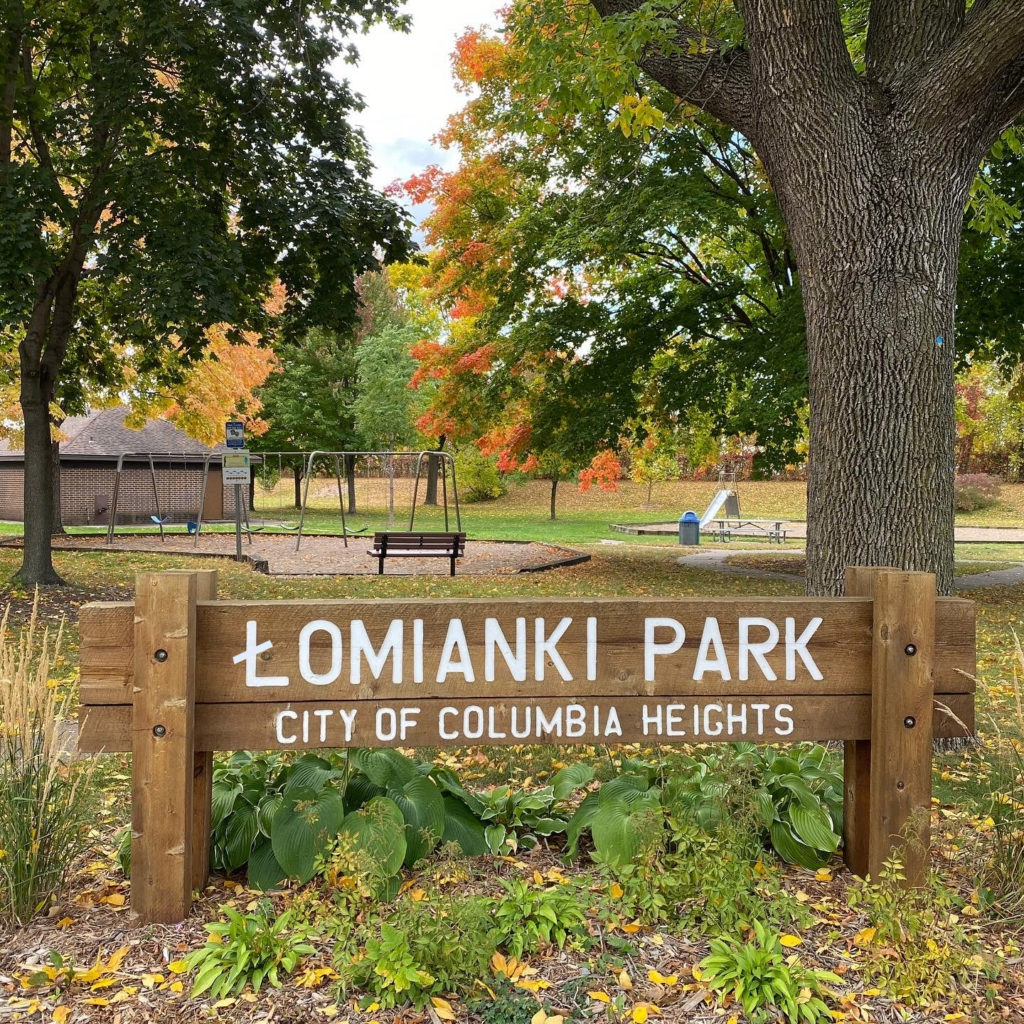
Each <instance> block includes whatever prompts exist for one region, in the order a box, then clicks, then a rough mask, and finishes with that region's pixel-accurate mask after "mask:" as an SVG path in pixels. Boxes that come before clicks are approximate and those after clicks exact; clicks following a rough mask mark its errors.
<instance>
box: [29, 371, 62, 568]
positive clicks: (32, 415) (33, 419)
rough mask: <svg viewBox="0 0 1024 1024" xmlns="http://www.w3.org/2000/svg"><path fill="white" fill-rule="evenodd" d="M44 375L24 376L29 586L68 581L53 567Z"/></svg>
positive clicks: (50, 490) (48, 443) (46, 401)
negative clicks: (42, 377) (42, 378)
mask: <svg viewBox="0 0 1024 1024" xmlns="http://www.w3.org/2000/svg"><path fill="white" fill-rule="evenodd" d="M44 387H45V385H44V381H43V380H41V377H40V374H38V373H37V374H35V376H32V377H26V376H25V374H24V372H23V373H22V382H21V408H22V414H23V415H24V417H25V551H24V555H23V557H22V563H21V568H20V569H19V570H18V575H19V576H20V577H21V579H22V580H23V582H25V583H26V584H29V585H34V584H42V585H44V586H46V585H49V584H54V583H63V582H64V581H63V580H62V579H61V578H60V576H59V575H58V574H57V571H56V570H55V569H54V567H53V558H52V554H51V550H50V528H51V527H50V524H51V522H52V519H53V514H52V513H53V507H54V504H53V501H54V494H53V470H52V466H51V461H50V395H49V394H46V393H44Z"/></svg>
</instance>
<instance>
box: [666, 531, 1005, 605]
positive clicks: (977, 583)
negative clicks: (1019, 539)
mask: <svg viewBox="0 0 1024 1024" xmlns="http://www.w3.org/2000/svg"><path fill="white" fill-rule="evenodd" d="M1018 532H1024V531H1018ZM788 553H791V554H794V555H802V554H803V552H802V551H793V552H787V554H788ZM741 554H742V555H778V554H779V548H777V547H773V548H758V549H747V550H744V551H742V552H739V551H729V550H727V549H723V548H717V549H715V550H714V551H700V552H697V553H695V554H692V555H682V556H681V557H680V558H677V559H676V561H677V562H678V563H679V565H685V566H686V567H687V568H689V569H704V570H706V571H707V572H717V573H721V574H722V575H723V576H746V577H748V578H749V579H759V580H788V581H789V582H791V583H793V582H796V581H798V580H800V579H802V577H801V576H800V575H798V574H797V573H793V572H781V571H773V570H771V569H757V568H754V567H753V566H749V565H733V564H731V563H730V562H729V559H730V558H732V557H734V556H737V555H741ZM1021 582H1024V565H1021V566H1015V567H1014V568H1011V569H993V570H991V571H990V572H976V573H971V574H969V575H967V576H958V577H957V578H956V582H955V584H954V586H955V588H956V590H957V591H961V590H977V589H978V588H980V587H1008V586H1012V585H1013V584H1015V583H1021Z"/></svg>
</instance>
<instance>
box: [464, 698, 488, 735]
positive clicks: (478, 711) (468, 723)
mask: <svg viewBox="0 0 1024 1024" xmlns="http://www.w3.org/2000/svg"><path fill="white" fill-rule="evenodd" d="M483 734H484V709H483V708H481V707H477V705H476V704H470V706H469V707H468V708H466V710H465V711H463V712H462V735H463V736H465V737H466V739H467V740H478V739H480V737H481V736H483Z"/></svg>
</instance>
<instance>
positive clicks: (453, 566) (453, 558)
mask: <svg viewBox="0 0 1024 1024" xmlns="http://www.w3.org/2000/svg"><path fill="white" fill-rule="evenodd" d="M450 575H452V576H454V575H455V556H454V555H452V571H451V574H450Z"/></svg>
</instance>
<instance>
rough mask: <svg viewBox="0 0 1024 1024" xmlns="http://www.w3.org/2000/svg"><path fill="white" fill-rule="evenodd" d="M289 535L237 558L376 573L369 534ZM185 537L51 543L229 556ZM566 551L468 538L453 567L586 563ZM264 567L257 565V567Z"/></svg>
mask: <svg viewBox="0 0 1024 1024" xmlns="http://www.w3.org/2000/svg"><path fill="white" fill-rule="evenodd" d="M296 540H297V538H296V537H295V535H294V534H291V535H288V534H255V535H253V537H252V543H249V541H248V540H247V539H243V541H242V554H243V557H245V558H247V559H251V560H254V561H256V562H264V563H265V564H266V568H265V569H264V571H266V572H269V573H270V575H272V576H364V575H366V576H370V575H376V574H377V559H376V558H373V557H372V556H371V555H370V554H369V553H368V552H369V550H370V546H371V544H372V542H373V538H372V537H371V536H370V535H368V534H367V535H359V536H355V537H349V538H348V545H347V546H346V545H345V542H344V539H343V538H341V537H332V536H319V535H314V536H306V537H303V538H302V543H301V545H300V547H299V550H298V551H296V550H295V547H296ZM194 541H195V538H194V537H189V536H185V535H184V534H167V535H166V536H165V537H164V540H163V541H162V542H161V540H160V536H159V534H121V535H120V536H116V537H115V538H114V543H113V544H111V545H108V544H107V543H106V540H105V538H103V537H67V538H63V539H61V541H60V542H59V543H55V544H54V548H55V549H57V550H68V551H74V550H82V549H92V550H98V551H111V550H114V551H154V552H160V553H166V554H181V555H193V556H194V555H213V556H217V557H222V558H223V557H228V558H231V557H234V554H235V537H234V535H233V534H228V533H204V534H203V535H202V536H201V537H200V538H199V544H198V546H197V545H195V543H194ZM589 558H590V556H589V555H582V554H580V553H579V552H577V551H570V550H569V549H568V548H560V547H555V546H554V545H551V544H538V543H533V542H525V543H519V542H515V541H490V540H469V541H467V542H466V554H465V556H464V557H462V558H460V559H459V560H458V562H457V563H456V568H455V573H456V575H458V576H490V575H495V574H497V575H500V574H504V573H520V572H539V571H541V570H544V569H554V568H558V567H561V566H566V565H577V564H578V563H580V562H585V561H588V560H589ZM259 567H260V568H263V567H262V566H259ZM448 572H449V565H448V559H447V558H389V559H387V560H386V561H385V563H384V573H385V575H388V576H424V575H432V576H447V575H448Z"/></svg>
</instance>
